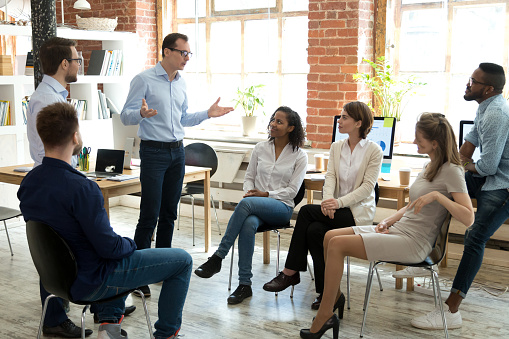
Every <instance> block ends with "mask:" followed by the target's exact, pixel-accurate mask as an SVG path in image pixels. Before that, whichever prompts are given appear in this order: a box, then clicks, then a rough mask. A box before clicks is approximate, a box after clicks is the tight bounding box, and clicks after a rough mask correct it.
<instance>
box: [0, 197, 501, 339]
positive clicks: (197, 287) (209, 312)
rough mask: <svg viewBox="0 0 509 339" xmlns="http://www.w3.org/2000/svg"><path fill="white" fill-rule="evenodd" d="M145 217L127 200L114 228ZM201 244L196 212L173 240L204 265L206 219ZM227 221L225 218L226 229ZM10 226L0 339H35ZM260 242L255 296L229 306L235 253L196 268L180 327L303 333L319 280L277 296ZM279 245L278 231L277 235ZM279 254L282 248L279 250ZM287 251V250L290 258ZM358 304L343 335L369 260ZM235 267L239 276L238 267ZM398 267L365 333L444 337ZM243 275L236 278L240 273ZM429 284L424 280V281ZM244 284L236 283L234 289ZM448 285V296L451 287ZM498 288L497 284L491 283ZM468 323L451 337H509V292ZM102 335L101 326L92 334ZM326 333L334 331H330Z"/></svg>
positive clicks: (0, 273) (475, 299)
mask: <svg viewBox="0 0 509 339" xmlns="http://www.w3.org/2000/svg"><path fill="white" fill-rule="evenodd" d="M137 218H138V210H136V209H131V208H127V207H114V208H112V209H111V219H112V224H113V227H114V228H115V230H116V231H117V232H118V233H119V234H121V235H124V236H130V237H132V236H133V234H134V228H135V225H136V221H137ZM196 225H197V230H196V246H195V247H193V246H192V239H191V226H190V219H188V218H183V220H182V223H181V226H180V230H179V231H177V230H176V231H175V236H174V246H175V247H180V248H184V249H186V250H187V251H188V252H189V253H191V255H192V256H193V259H194V267H195V268H196V267H198V266H199V265H200V264H202V263H203V262H204V261H205V260H206V259H207V257H208V255H210V254H207V253H204V252H203V249H204V243H203V226H202V225H203V224H202V222H201V221H200V220H197V222H196ZM212 226H213V236H212V240H213V246H212V248H213V249H215V248H216V246H217V244H218V242H219V241H220V236H219V235H218V232H217V230H216V228H215V224H214V223H213V224H212ZM224 228H225V225H222V229H223V231H224ZM9 233H10V236H11V242H12V244H13V249H14V257H11V256H10V253H9V248H8V245H7V240H6V238H5V233H4V231H3V230H1V234H0V284H1V286H2V293H1V297H0V339H5V338H8V339H26V338H35V337H36V332H37V326H38V324H39V317H40V312H41V307H40V301H39V289H38V277H37V273H36V271H35V268H34V266H33V264H32V261H31V259H30V255H29V252H28V247H27V243H26V237H25V227H24V223H23V222H21V221H14V222H11V223H9ZM257 237H258V239H257V247H256V249H255V255H254V260H253V273H254V278H253V297H252V298H250V299H247V300H246V301H244V303H242V304H240V305H235V306H229V305H228V304H227V303H226V298H227V297H228V295H229V293H228V290H227V285H228V272H229V266H230V265H229V263H230V257H229V256H227V258H226V260H225V261H224V262H223V270H222V271H221V272H220V273H218V274H217V275H216V276H214V277H213V278H211V279H201V278H199V277H197V276H196V275H194V274H193V275H192V278H191V285H190V288H189V293H188V296H187V301H186V304H185V308H184V314H183V324H182V330H181V334H183V335H185V337H184V338H248V337H252V338H298V337H299V330H300V329H301V328H307V327H309V326H310V324H311V320H312V318H313V317H314V315H315V311H312V310H311V309H310V305H311V302H312V301H313V299H314V298H315V296H316V295H315V293H314V285H313V282H312V281H311V278H310V276H309V274H307V273H304V274H302V275H301V283H300V284H299V285H298V286H297V287H296V289H295V295H294V298H293V300H292V299H290V290H287V291H283V292H282V293H280V295H279V296H278V297H275V296H274V294H273V293H268V292H265V291H263V289H262V285H263V284H264V283H265V282H267V281H268V280H270V279H271V278H273V277H274V275H275V266H274V260H273V261H272V263H271V264H270V265H263V264H262V254H261V247H259V246H261V236H260V235H259V236H257ZM289 238H290V237H289V235H288V234H286V235H283V245H282V249H284V250H286V249H287V248H288V241H289ZM272 245H273V246H272V247H273V248H275V247H276V246H275V236H274V238H273V239H272ZM272 256H273V258H275V250H274V251H272ZM285 258H286V252H283V253H282V259H281V264H282V265H283V264H284V259H285ZM457 264H458V262H457V261H451V262H450V267H449V268H447V269H442V270H441V271H440V277H441V278H443V279H445V280H444V281H445V282H446V284H447V286H449V287H450V280H448V279H451V278H452V277H453V275H454V273H455V271H456V267H457ZM352 266H353V267H352V274H351V277H352V307H351V309H350V310H347V311H345V317H344V319H343V320H342V321H341V327H340V337H341V338H358V336H359V330H360V325H361V321H362V300H363V297H364V288H365V281H366V274H367V263H366V262H363V261H355V260H354V261H353V265H352ZM236 271H237V269H236V267H235V269H234V275H235V274H236ZM392 271H393V267H392V266H381V267H380V273H381V277H382V282H383V285H384V290H383V292H380V291H379V290H378V289H377V288H376V287H375V285H374V288H373V293H372V297H371V302H370V308H369V314H368V320H367V328H366V330H365V338H441V337H443V331H431V332H429V331H423V330H418V329H415V328H412V326H411V325H410V320H411V319H412V317H414V316H416V315H420V314H423V313H424V312H427V311H430V310H432V309H433V306H434V305H433V299H432V297H431V296H429V295H426V294H423V293H418V292H406V291H405V290H395V289H394V279H393V278H392V277H391V273H392ZM476 281H477V282H480V283H481V282H482V283H484V284H487V285H490V286H495V287H496V286H499V287H500V286H507V285H509V271H508V270H507V269H505V270H502V269H500V268H497V267H496V266H487V265H485V266H483V268H482V270H481V272H480V273H479V275H478V279H477V280H476ZM235 282H236V280H235ZM417 283H421V284H422V283H423V279H420V280H417ZM236 286H237V284H236V283H235V285H234V288H235V287H236ZM160 287H161V286H160V285H158V284H156V285H151V289H152V297H151V298H149V299H148V300H149V302H148V305H149V309H150V314H151V320H152V323H154V322H155V321H156V319H157V299H158V295H159V291H160ZM449 287H447V288H444V292H443V295H444V296H445V295H447V294H448V293H447V292H446V291H445V290H446V289H448V288H449ZM490 291H492V292H495V293H496V292H497V291H496V290H491V289H490ZM127 303H128V304H134V305H136V306H138V310H137V311H136V312H135V313H134V314H133V315H131V316H129V317H127V318H126V319H125V320H124V322H123V328H124V329H125V330H126V331H127V332H128V334H129V338H131V339H138V338H147V337H148V335H147V331H146V325H145V322H144V316H143V312H142V306H141V301H140V299H139V298H136V297H129V298H128V299H127ZM461 311H462V316H463V320H464V322H463V328H461V329H457V330H451V331H450V332H449V334H450V337H451V338H509V318H508V315H509V293H505V294H503V295H501V296H498V297H497V296H493V295H491V294H489V293H487V292H485V291H484V290H481V289H479V288H475V289H473V290H471V292H470V293H469V295H468V298H467V299H466V301H465V302H464V303H463V305H462V309H461ZM79 314H80V309H79V307H78V306H76V305H71V312H70V315H69V316H70V318H71V319H72V320H73V321H75V322H76V323H78V322H79ZM86 321H87V325H88V326H87V327H88V328H93V329H94V331H95V332H97V328H98V325H95V324H93V320H92V316H91V315H88V316H87V320H86ZM95 337H96V333H94V334H93V335H92V338H95ZM324 338H332V332H331V331H330V332H328V333H327V334H326V335H325V336H324Z"/></svg>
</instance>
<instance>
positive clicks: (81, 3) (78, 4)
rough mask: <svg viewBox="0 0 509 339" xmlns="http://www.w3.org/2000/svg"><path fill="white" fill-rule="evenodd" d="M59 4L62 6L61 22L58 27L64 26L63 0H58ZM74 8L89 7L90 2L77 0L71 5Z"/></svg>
mask: <svg viewBox="0 0 509 339" xmlns="http://www.w3.org/2000/svg"><path fill="white" fill-rule="evenodd" d="M60 5H61V7H62V23H61V24H60V25H59V26H60V27H65V23H64V0H60ZM73 7H74V8H75V9H90V4H89V3H88V1H87V0H78V1H76V2H75V3H74V6H73Z"/></svg>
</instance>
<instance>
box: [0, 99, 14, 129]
mask: <svg viewBox="0 0 509 339" xmlns="http://www.w3.org/2000/svg"><path fill="white" fill-rule="evenodd" d="M10 124H11V110H10V102H9V101H4V100H0V126H9V125H10Z"/></svg>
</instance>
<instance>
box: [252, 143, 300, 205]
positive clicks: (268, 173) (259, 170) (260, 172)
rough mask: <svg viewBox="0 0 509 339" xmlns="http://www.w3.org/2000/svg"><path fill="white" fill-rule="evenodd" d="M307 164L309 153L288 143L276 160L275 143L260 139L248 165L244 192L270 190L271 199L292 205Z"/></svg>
mask: <svg viewBox="0 0 509 339" xmlns="http://www.w3.org/2000/svg"><path fill="white" fill-rule="evenodd" d="M307 163H308V156H307V154H306V153H305V152H304V151H303V150H302V149H300V148H298V149H296V150H295V151H294V150H293V147H292V145H291V144H289V143H288V144H287V145H286V146H285V148H284V149H283V151H282V152H281V154H280V155H279V158H278V159H277V161H276V150H275V146H274V142H273V141H262V142H259V143H258V144H256V146H255V148H254V149H253V152H252V154H251V159H250V160H249V165H248V166H247V170H246V176H245V178H244V192H247V191H249V190H252V189H257V190H260V191H262V192H269V197H270V198H273V199H277V200H280V201H281V202H283V203H284V204H286V205H288V206H290V207H292V208H293V207H295V206H294V203H293V199H294V198H295V196H296V195H297V192H298V191H299V189H300V186H301V185H302V182H303V181H304V177H305V176H306V169H307Z"/></svg>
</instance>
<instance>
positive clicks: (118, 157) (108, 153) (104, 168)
mask: <svg viewBox="0 0 509 339" xmlns="http://www.w3.org/2000/svg"><path fill="white" fill-rule="evenodd" d="M124 152H125V151H124V150H116V149H98V150H97V160H96V162H95V172H89V173H86V176H89V177H96V178H109V177H114V176H116V175H119V174H122V172H123V171H124Z"/></svg>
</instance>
